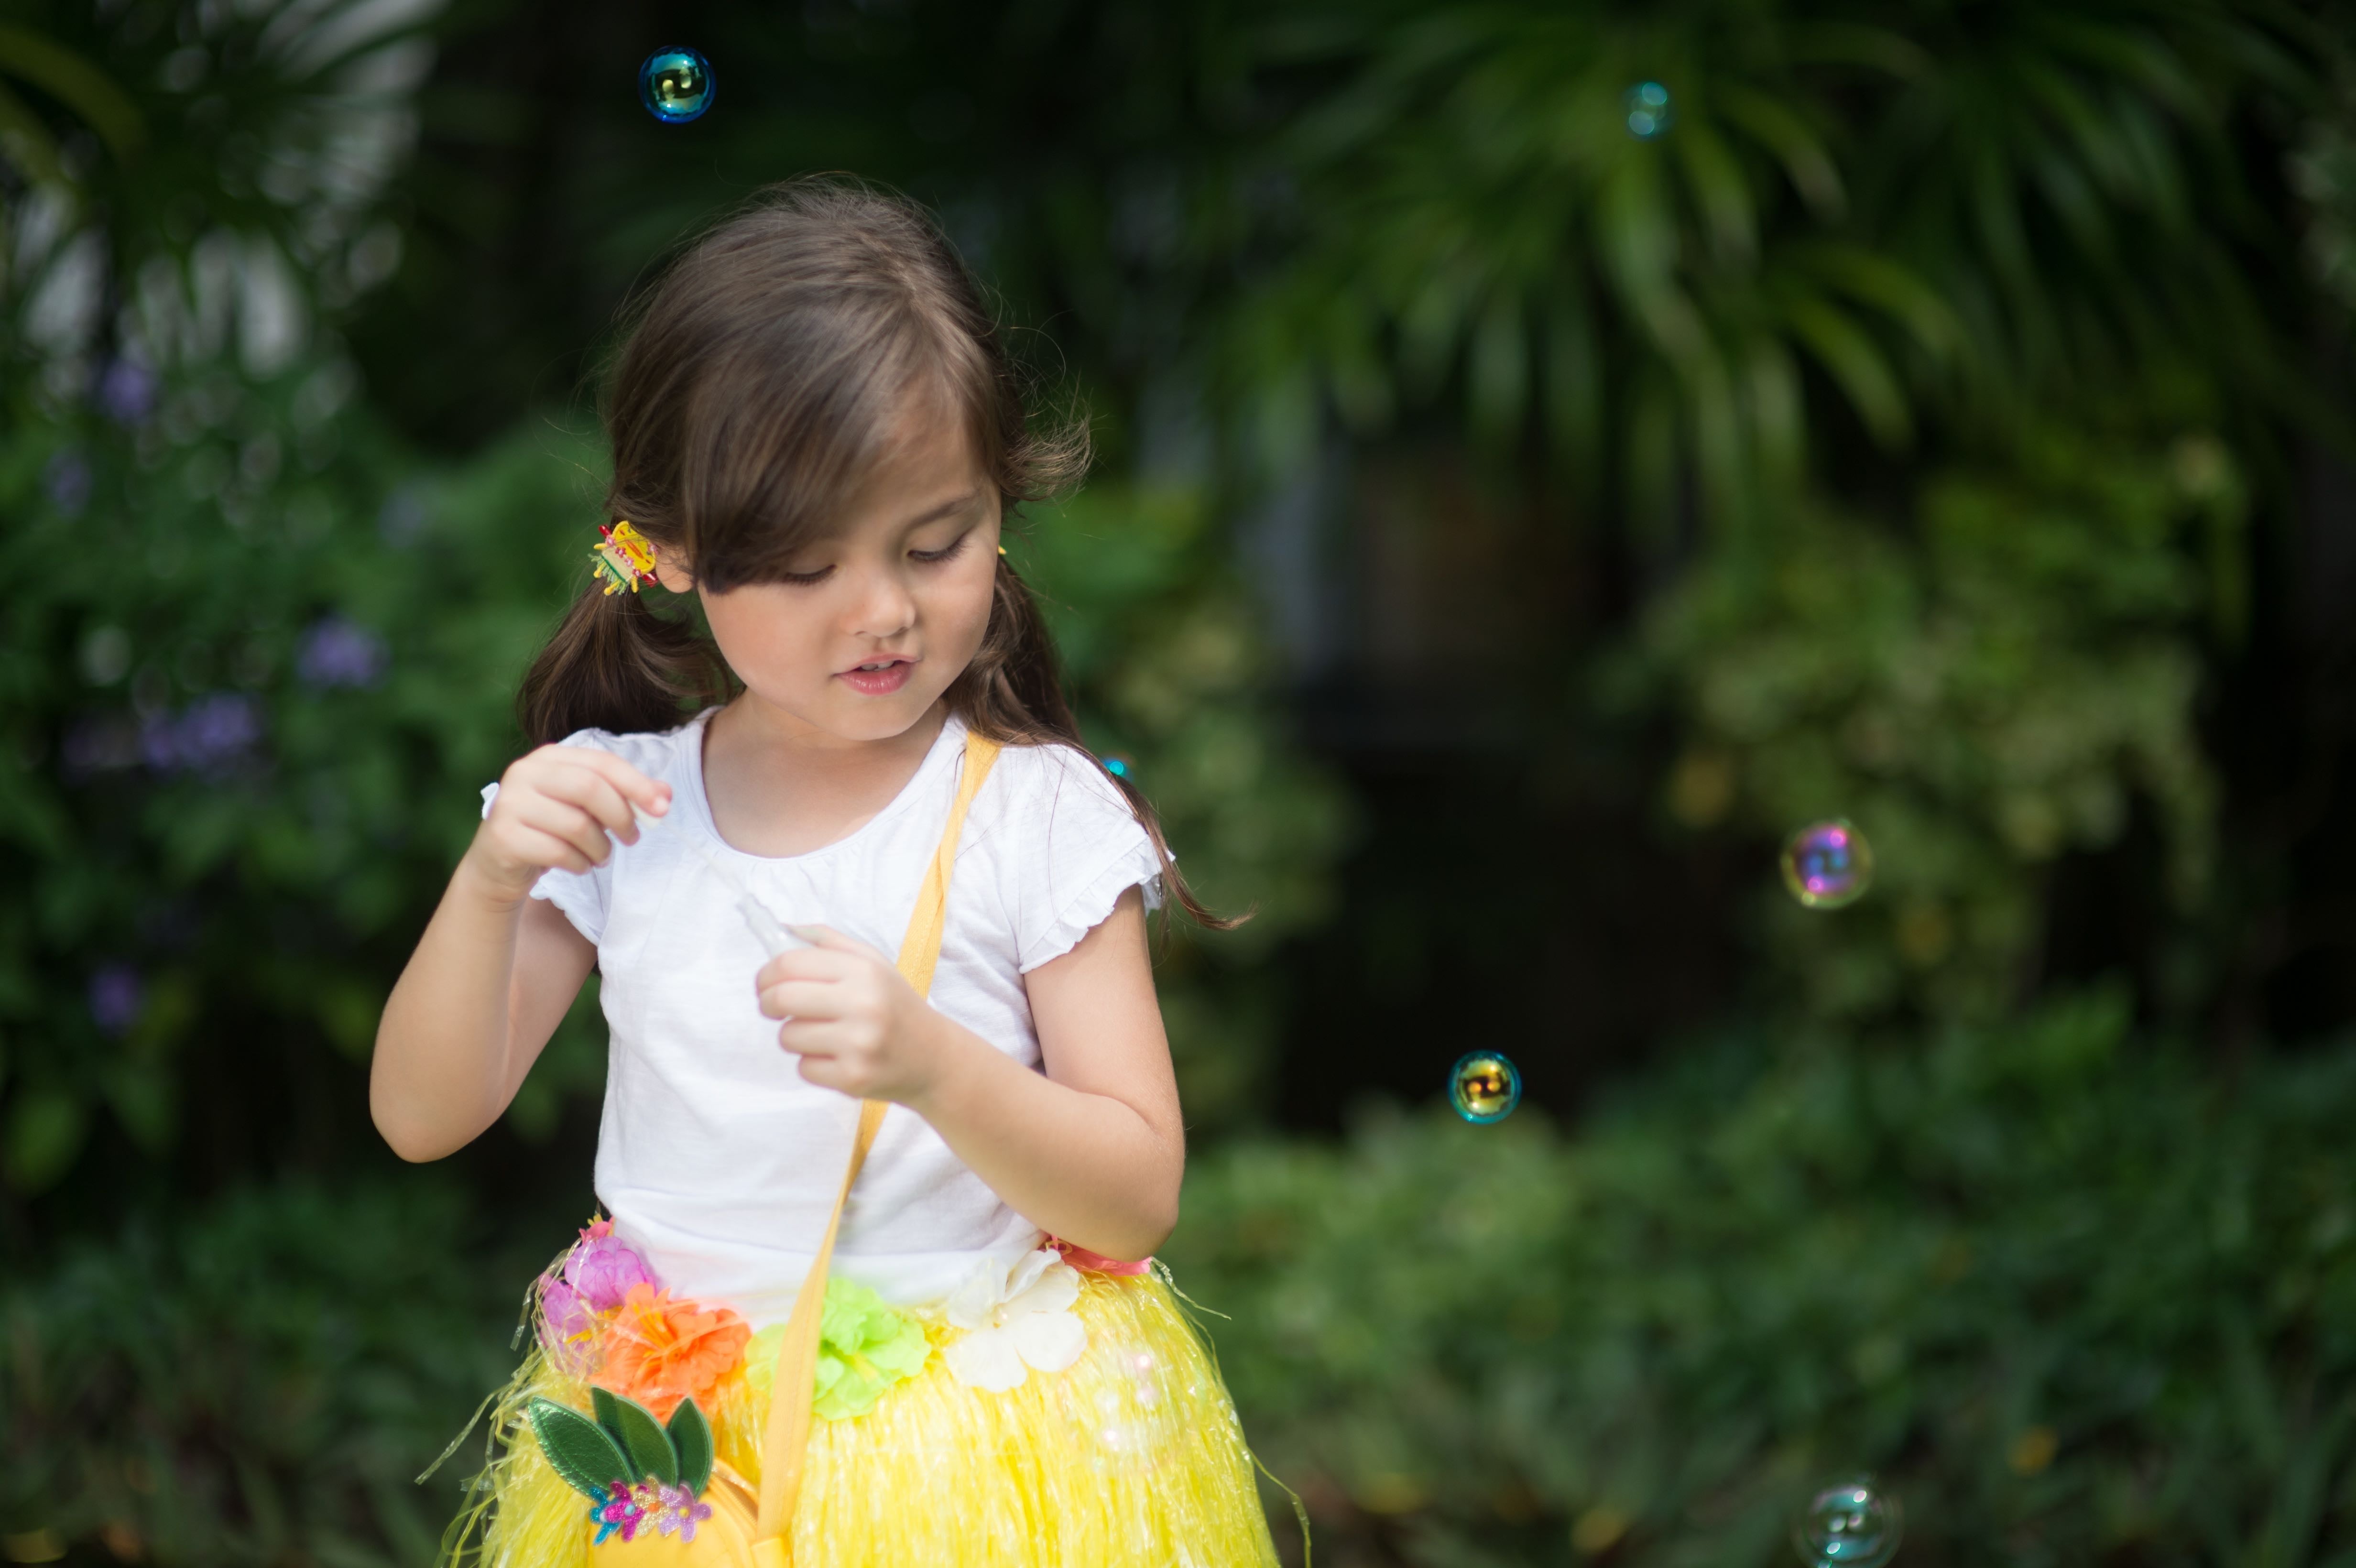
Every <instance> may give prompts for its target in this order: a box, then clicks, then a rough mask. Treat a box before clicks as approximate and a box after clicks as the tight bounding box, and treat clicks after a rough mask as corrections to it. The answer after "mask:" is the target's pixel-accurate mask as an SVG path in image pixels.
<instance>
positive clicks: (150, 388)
mask: <svg viewBox="0 0 2356 1568" xmlns="http://www.w3.org/2000/svg"><path fill="white" fill-rule="evenodd" d="M92 396H93V397H94V398H95V399H96V400H97V403H98V406H99V409H100V411H102V412H103V413H104V414H105V415H106V416H107V418H109V419H111V420H112V421H114V422H115V423H117V424H140V423H143V422H145V420H146V418H147V416H148V415H149V414H151V413H154V412H155V371H153V370H150V369H149V368H147V367H146V366H145V365H142V364H141V363H139V361H138V360H136V359H114V360H110V361H109V362H108V364H107V367H106V368H105V369H104V370H102V371H101V372H100V373H99V378H98V387H97V389H96V391H95V392H94V393H93V394H92Z"/></svg>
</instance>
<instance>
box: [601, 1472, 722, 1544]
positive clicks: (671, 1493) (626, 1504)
mask: <svg viewBox="0 0 2356 1568" xmlns="http://www.w3.org/2000/svg"><path fill="white" fill-rule="evenodd" d="M711 1517H712V1505H711V1504H710V1503H706V1502H698V1501H697V1500H696V1498H695V1494H694V1493H693V1492H691V1491H689V1490H688V1489H687V1488H685V1487H675V1486H669V1485H666V1484H665V1483H663V1482H661V1481H636V1482H631V1483H628V1484H625V1483H623V1482H621V1481H616V1482H614V1483H613V1485H611V1486H610V1487H608V1488H606V1497H605V1501H604V1502H602V1503H596V1504H593V1505H592V1506H591V1507H590V1509H589V1518H590V1520H592V1521H593V1522H594V1523H595V1525H596V1526H597V1539H596V1540H594V1541H591V1542H590V1543H589V1544H590V1545H592V1546H603V1545H605V1538H606V1537H608V1536H611V1535H619V1536H620V1537H621V1538H622V1539H623V1540H624V1541H636V1540H637V1536H638V1531H642V1530H644V1529H645V1528H646V1527H647V1526H648V1525H649V1524H651V1525H653V1526H654V1527H655V1529H656V1530H658V1531H661V1532H662V1533H663V1534H665V1535H676V1536H678V1537H679V1538H680V1540H681V1541H693V1540H694V1539H695V1527H696V1526H697V1525H698V1524H699V1523H701V1521H702V1520H707V1519H710V1518H711Z"/></svg>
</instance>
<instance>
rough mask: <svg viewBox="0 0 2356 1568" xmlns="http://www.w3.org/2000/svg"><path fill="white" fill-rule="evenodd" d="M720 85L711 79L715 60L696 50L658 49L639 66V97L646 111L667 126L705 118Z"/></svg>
mask: <svg viewBox="0 0 2356 1568" xmlns="http://www.w3.org/2000/svg"><path fill="white" fill-rule="evenodd" d="M719 87H720V84H719V83H718V82H717V81H715V80H713V79H712V62H711V61H710V60H708V59H704V58H703V57H702V56H701V55H700V54H698V53H696V52H695V51H694V50H693V49H689V48H677V47H675V46H674V47H672V48H661V49H657V50H656V51H655V52H654V53H652V54H650V55H648V57H647V63H646V64H644V65H642V66H640V67H639V68H638V98H639V101H642V102H643V103H645V104H646V106H647V112H648V113H649V114H651V115H653V116H654V117H655V118H656V119H658V120H659V121H661V122H662V123H664V124H666V125H684V124H686V123H688V122H689V121H691V120H697V119H701V118H702V115H703V112H704V111H705V110H707V109H709V108H711V107H712V98H713V96H714V95H715V94H716V93H717V92H718V91H719Z"/></svg>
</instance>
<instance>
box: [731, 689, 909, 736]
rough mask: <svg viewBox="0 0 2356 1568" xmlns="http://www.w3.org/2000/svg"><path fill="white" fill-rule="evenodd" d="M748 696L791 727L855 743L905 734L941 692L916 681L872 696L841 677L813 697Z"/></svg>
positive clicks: (754, 693) (813, 694)
mask: <svg viewBox="0 0 2356 1568" xmlns="http://www.w3.org/2000/svg"><path fill="white" fill-rule="evenodd" d="M747 695H748V696H750V697H752V698H754V699H755V700H757V701H758V702H759V703H760V704H761V705H762V706H763V707H764V708H766V709H771V710H772V711H774V712H776V713H777V714H779V715H781V716H782V717H784V718H785V719H787V720H789V721H790V722H789V726H788V727H789V728H791V727H806V728H808V729H810V730H815V731H819V733H821V734H824V735H827V736H830V737H831V738H833V739H834V740H837V741H851V742H853V743H857V742H862V741H890V740H894V739H896V738H897V737H899V736H902V735H905V734H906V733H907V732H908V731H910V730H911V729H913V728H915V727H916V725H917V724H918V723H920V722H922V721H923V720H924V718H925V716H926V714H928V713H930V712H931V711H932V709H933V705H934V704H935V703H936V702H937V701H938V700H939V699H940V693H939V692H937V691H927V690H926V689H924V688H921V687H919V686H918V685H917V684H916V683H915V682H913V681H903V682H902V683H901V684H900V688H899V689H898V690H896V691H893V692H889V693H886V694H884V695H882V696H875V697H869V696H865V695H862V694H861V693H860V692H858V691H856V690H853V689H851V688H848V687H846V686H845V685H844V684H843V682H842V681H841V679H840V678H839V677H837V678H832V679H830V680H829V681H828V682H827V684H826V685H825V686H824V687H823V688H820V689H819V691H817V692H814V693H812V694H810V696H811V698H812V699H814V700H805V701H799V702H792V701H779V700H778V699H776V698H773V697H766V696H764V695H762V694H761V693H759V692H757V691H753V692H748V693H747Z"/></svg>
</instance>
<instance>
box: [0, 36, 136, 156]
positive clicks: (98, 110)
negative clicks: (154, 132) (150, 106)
mask: <svg viewBox="0 0 2356 1568" xmlns="http://www.w3.org/2000/svg"><path fill="white" fill-rule="evenodd" d="M0 72H5V73H6V74H8V75H10V76H14V77H16V78H18V79H19V80H24V81H28V82H31V83H33V84H34V85H35V86H37V87H38V88H40V89H41V90H42V91H45V92H47V93H48V94H49V95H50V96H51V97H53V98H55V99H57V100H58V101H59V102H60V103H63V104H64V105H65V106H66V107H67V108H69V109H71V110H72V111H73V112H75V113H77V114H79V115H80V116H81V117H82V119H84V120H85V121H88V122H89V123H90V127H91V130H93V131H96V132H97V133H98V134H99V138H100V139H101V140H102V141H103V142H104V143H105V144H107V147H108V148H109V150H111V151H112V153H113V154H114V155H115V156H116V157H118V158H120V157H124V156H127V155H130V154H132V153H134V152H136V151H137V150H138V148H139V144H140V143H142V142H144V141H145V140H146V138H147V125H146V122H145V120H143V119H142V118H141V117H140V114H139V106H138V105H137V104H135V103H134V102H132V101H131V99H130V96H129V95H128V94H126V93H125V92H124V91H123V89H121V88H120V87H117V86H116V85H115V84H114V80H113V78H112V77H110V76H108V75H107V74H106V73H105V72H104V71H102V70H101V69H98V68H97V67H96V66H94V65H92V64H91V63H90V61H88V60H86V59H83V58H82V57H81V56H80V55H78V54H76V53H74V51H73V50H71V49H70V48H66V47H65V46H64V45H63V44H59V43H57V42H55V41H54V40H52V39H49V38H46V37H42V36H41V35H40V34H38V33H35V32H31V31H28V30H27V29H26V28H23V27H0Z"/></svg>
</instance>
